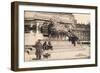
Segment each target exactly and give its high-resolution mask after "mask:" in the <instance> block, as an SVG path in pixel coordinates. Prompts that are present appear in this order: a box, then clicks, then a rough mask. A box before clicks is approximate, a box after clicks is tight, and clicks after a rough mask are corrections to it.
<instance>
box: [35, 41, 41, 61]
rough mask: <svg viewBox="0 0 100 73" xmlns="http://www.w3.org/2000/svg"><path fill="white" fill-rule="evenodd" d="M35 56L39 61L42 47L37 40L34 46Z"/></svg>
mask: <svg viewBox="0 0 100 73" xmlns="http://www.w3.org/2000/svg"><path fill="white" fill-rule="evenodd" d="M35 49H36V51H35V55H36V59H38V60H40V59H41V56H42V54H43V46H42V44H41V40H38V41H37V42H36V44H35Z"/></svg>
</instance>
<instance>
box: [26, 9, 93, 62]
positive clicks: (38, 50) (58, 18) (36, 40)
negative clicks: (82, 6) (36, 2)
mask: <svg viewBox="0 0 100 73" xmlns="http://www.w3.org/2000/svg"><path fill="white" fill-rule="evenodd" d="M90 16H91V15H90V14H89V13H57V12H41V11H40V12H39V11H38V12H37V11H24V42H25V44H24V47H25V61H26V62H27V61H36V60H37V61H38V60H43V61H46V60H64V59H65V60H69V59H72V60H73V59H87V58H90V57H91V56H90V50H91V49H90V44H91V43H90Z"/></svg>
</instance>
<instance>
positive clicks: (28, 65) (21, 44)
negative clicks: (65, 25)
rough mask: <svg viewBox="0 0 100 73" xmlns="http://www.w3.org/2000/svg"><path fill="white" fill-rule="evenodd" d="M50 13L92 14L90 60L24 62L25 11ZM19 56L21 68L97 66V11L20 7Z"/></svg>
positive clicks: (33, 6)
mask: <svg viewBox="0 0 100 73" xmlns="http://www.w3.org/2000/svg"><path fill="white" fill-rule="evenodd" d="M25 10H31V11H46V12H47V11H48V12H70V13H90V14H91V19H90V21H91V30H90V31H91V58H90V59H77V60H76V59H75V60H54V61H34V62H24V11H25ZM18 21H19V23H18V24H19V27H18V28H19V36H18V37H19V42H18V43H19V49H18V50H19V54H18V58H19V60H18V62H19V65H18V66H19V68H35V67H50V66H64V65H66V66H67V65H68V66H71V65H84V64H95V47H96V46H95V42H94V41H95V36H94V35H95V30H94V29H95V10H94V9H84V8H69V7H68V8H67V7H66V8H63V7H50V6H35V5H32V6H31V5H19V18H18Z"/></svg>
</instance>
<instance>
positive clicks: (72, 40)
mask: <svg viewBox="0 0 100 73" xmlns="http://www.w3.org/2000/svg"><path fill="white" fill-rule="evenodd" d="M77 40H78V37H76V36H75V35H73V36H72V37H71V42H72V44H74V46H76V41H77Z"/></svg>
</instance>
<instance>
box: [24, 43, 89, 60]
mask: <svg viewBox="0 0 100 73" xmlns="http://www.w3.org/2000/svg"><path fill="white" fill-rule="evenodd" d="M51 43H52V45H53V50H47V51H44V53H45V52H47V53H50V57H49V58H43V57H42V59H41V60H58V59H84V58H89V57H90V46H89V45H87V44H76V46H74V45H72V44H71V42H69V41H51ZM25 51H26V52H25V61H35V60H36V55H35V48H32V50H28V49H26V50H25ZM27 51H28V52H29V53H27Z"/></svg>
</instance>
